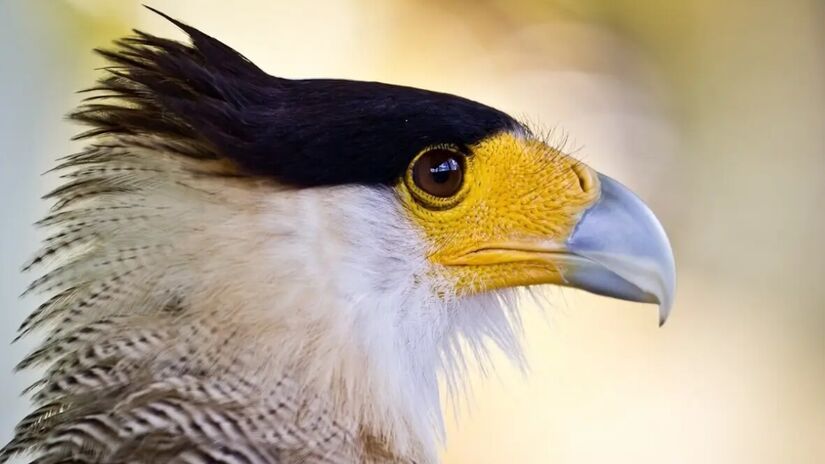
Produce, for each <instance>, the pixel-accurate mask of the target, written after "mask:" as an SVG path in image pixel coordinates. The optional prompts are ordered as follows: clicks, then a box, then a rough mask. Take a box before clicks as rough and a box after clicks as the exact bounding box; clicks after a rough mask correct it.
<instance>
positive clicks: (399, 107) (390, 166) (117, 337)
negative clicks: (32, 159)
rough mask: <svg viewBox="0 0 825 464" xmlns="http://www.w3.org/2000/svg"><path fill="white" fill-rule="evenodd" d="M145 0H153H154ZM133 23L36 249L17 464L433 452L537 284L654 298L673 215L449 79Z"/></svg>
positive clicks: (374, 459) (514, 333)
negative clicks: (290, 58)
mask: <svg viewBox="0 0 825 464" xmlns="http://www.w3.org/2000/svg"><path fill="white" fill-rule="evenodd" d="M150 9H151V8H150ZM152 11H154V12H155V13H157V14H159V15H161V16H163V17H164V18H166V20H168V21H171V22H172V23H173V24H174V25H176V26H177V27H178V28H180V29H181V30H182V31H183V33H185V35H186V36H187V40H185V41H178V40H172V39H167V38H162V37H158V36H155V35H151V34H148V33H145V32H141V31H138V30H135V31H134V32H133V34H132V35H130V36H127V37H125V38H123V39H120V40H118V41H116V42H115V45H114V46H113V47H112V48H109V49H99V50H97V52H98V53H99V54H100V55H102V56H103V57H104V58H105V59H106V60H107V62H108V66H107V67H106V68H104V70H103V71H102V72H103V74H104V76H103V77H102V78H101V79H100V80H99V81H98V83H97V84H96V85H95V86H94V87H92V88H91V89H89V90H88V94H87V97H86V98H85V99H84V101H83V103H82V104H81V105H80V106H79V107H78V108H77V109H76V110H75V111H74V112H73V113H72V114H71V115H70V119H71V120H72V121H74V122H76V123H78V124H81V125H84V126H86V127H87V128H88V129H87V130H86V131H85V132H82V133H80V134H79V135H78V136H77V137H76V138H77V139H79V140H82V141H85V144H86V145H85V147H84V148H83V149H82V150H81V151H80V152H78V153H75V154H72V155H69V156H66V157H64V158H61V159H60V160H59V162H58V163H57V165H56V167H55V168H54V170H55V171H56V172H60V173H62V178H63V180H64V183H63V184H62V185H61V186H59V187H58V188H56V189H55V190H54V191H52V192H51V193H49V194H48V195H47V196H46V197H47V198H48V199H51V200H52V201H53V202H54V205H53V207H52V209H51V210H50V211H49V213H48V214H47V216H46V217H45V218H43V219H42V220H41V221H39V222H38V223H37V225H38V226H39V227H42V228H44V229H45V230H47V231H48V234H47V238H46V239H45V240H44V243H43V246H42V248H41V249H40V250H39V251H38V252H37V253H36V255H35V256H34V257H33V258H32V259H31V261H30V262H28V263H27V264H26V265H25V266H24V270H26V271H32V270H39V272H40V273H39V274H38V275H39V277H37V278H36V279H34V281H33V282H32V284H31V285H30V286H29V287H28V289H27V290H26V294H33V295H39V298H42V301H43V303H42V304H40V306H38V307H36V309H34V310H33V312H32V313H31V314H29V315H28V316H27V317H26V318H25V320H24V321H23V323H22V325H21V327H20V329H19V336H18V338H20V337H23V336H26V335H28V334H30V333H32V332H35V333H38V334H40V335H41V337H42V343H41V344H40V345H39V346H37V347H36V348H35V349H34V350H33V351H32V352H31V353H30V354H28V355H27V356H26V357H25V358H24V359H23V360H22V361H21V362H20V363H19V365H18V366H17V369H21V370H22V369H33V368H39V369H40V371H41V372H42V376H41V377H40V378H39V380H38V381H37V382H36V383H35V384H33V385H32V386H31V387H29V388H28V389H27V390H26V392H25V393H26V394H27V395H29V396H30V398H31V401H32V409H33V410H32V411H31V412H30V413H29V414H28V415H27V416H26V417H24V418H23V419H21V420H20V422H19V423H18V425H17V426H16V428H15V431H14V435H13V437H12V439H11V441H10V442H9V443H8V444H7V445H6V446H5V447H4V448H3V449H2V451H0V462H6V461H8V460H9V459H11V458H12V457H14V456H27V457H28V459H30V462H31V463H36V464H58V463H70V462H71V463H88V464H92V463H95V464H101V463H105V464H119V463H124V464H125V463H136V464H148V463H190V464H194V463H227V464H240V463H244V464H253V463H255V464H257V463H309V464H314V463H319V464H320V463H418V464H425V463H436V462H438V453H439V447H440V443H442V441H443V435H444V431H443V425H442V404H441V402H442V399H441V396H442V395H441V394H442V392H444V391H449V392H453V393H455V394H456V395H461V394H462V392H463V391H464V388H465V387H464V385H465V380H466V377H467V372H468V369H469V368H468V366H472V365H473V363H476V362H479V363H483V362H485V359H486V358H487V353H488V350H489V349H490V348H491V347H498V348H500V349H501V350H502V351H503V352H504V353H505V354H507V355H508V356H509V357H510V358H512V359H513V361H514V362H521V361H523V355H522V353H521V346H520V336H521V331H522V327H521V319H520V317H519V310H518V307H519V302H520V301H521V300H522V299H523V298H526V297H529V295H532V294H535V289H541V288H543V287H544V286H563V287H573V288H578V289H581V290H585V291H589V292H592V293H596V294H600V295H605V296H609V297H614V298H619V299H624V300H629V301H635V302H640V303H650V304H656V305H658V307H659V319H660V324H661V323H663V322H664V321H665V319H666V318H667V316H668V314H669V312H670V308H671V307H672V304H673V295H674V291H675V278H676V273H675V264H674V259H673V253H672V250H671V246H670V244H669V241H668V238H667V235H666V233H665V231H664V229H663V227H662V225H661V223H660V221H659V220H658V219H657V218H656V216H655V215H654V214H653V213H652V212H651V210H650V209H649V208H648V206H646V205H645V203H643V202H642V200H640V199H639V197H638V196H636V195H635V194H634V193H632V192H631V191H630V190H629V189H627V188H626V187H624V186H623V185H622V184H620V183H619V182H618V181H616V180H614V179H612V178H610V177H608V176H606V175H604V174H600V173H599V172H597V171H596V170H594V169H593V168H591V167H590V166H588V165H586V164H584V163H583V162H581V161H579V160H576V159H575V158H574V157H573V156H571V155H570V154H567V153H565V152H564V151H563V150H562V149H561V147H558V146H555V145H554V144H552V143H550V142H549V141H548V138H547V137H544V136H543V135H541V134H539V133H537V131H534V130H531V129H530V128H529V127H528V126H527V125H526V124H525V123H522V122H519V121H518V120H517V119H515V118H513V117H511V116H509V115H508V114H506V113H504V112H502V111H500V110H497V109H494V108H492V107H490V106H487V105H484V104H482V103H478V102H476V101H473V100H469V99H465V98H462V97H458V96H455V95H451V94H447V93H440V92H436V91H430V90H423V89H418V88H412V87H405V86H400V85H393V84H386V83H380V82H366V81H354V80H344V79H286V78H281V77H276V76H273V75H270V74H268V73H267V72H265V71H263V70H262V69H261V68H259V67H258V66H256V65H255V64H253V63H252V62H251V61H250V60H248V59H247V58H245V57H244V56H243V55H241V54H240V53H239V52H237V51H235V50H234V49H232V48H231V47H229V46H227V45H225V44H224V43H222V42H220V41H218V40H217V39H215V38H213V37H211V36H209V35H207V34H206V33H203V32H201V31H200V30H198V29H196V28H194V27H192V26H189V25H187V24H185V23H183V22H181V21H179V20H177V19H174V18H172V17H170V16H168V15H166V14H164V13H162V12H160V11H157V10H152Z"/></svg>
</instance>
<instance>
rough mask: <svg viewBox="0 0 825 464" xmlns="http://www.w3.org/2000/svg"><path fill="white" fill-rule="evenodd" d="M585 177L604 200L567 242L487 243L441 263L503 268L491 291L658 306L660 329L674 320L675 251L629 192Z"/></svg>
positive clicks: (584, 215)
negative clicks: (528, 288) (549, 287)
mask: <svg viewBox="0 0 825 464" xmlns="http://www.w3.org/2000/svg"><path fill="white" fill-rule="evenodd" d="M586 176H587V178H589V179H593V178H594V177H595V178H597V179H598V185H599V188H600V195H599V198H598V199H597V200H596V201H595V203H593V204H592V205H590V206H589V207H588V208H587V209H585V210H584V211H583V212H582V213H581V216H580V217H579V218H578V221H577V222H576V224H575V226H574V227H573V229H572V232H571V233H570V234H569V235H568V236H567V238H566V240H565V241H564V242H563V243H559V242H558V241H552V242H547V241H546V240H545V239H543V238H541V237H536V238H535V240H524V239H521V240H518V241H503V242H487V243H481V244H479V245H477V246H476V247H474V248H473V249H471V250H470V251H469V252H464V253H460V254H459V255H457V256H456V255H453V256H450V257H447V258H442V261H441V262H442V263H443V264H447V265H450V266H470V267H475V268H478V267H484V266H494V267H497V268H499V269H501V266H504V270H501V271H500V272H499V273H497V274H495V275H496V276H498V278H496V279H491V281H490V282H489V283H487V285H486V287H485V288H487V289H492V288H500V287H512V286H518V285H535V284H548V283H549V284H556V285H562V286H568V287H574V288H579V289H582V290H586V291H588V292H592V293H596V294H599V295H605V296H610V297H613V298H618V299H622V300H629V301H638V302H641V303H653V304H658V305H659V325H660V326H661V325H662V324H664V322H665V320H667V317H668V315H669V314H670V309H671V306H672V305H673V293H674V290H675V287H676V269H675V265H674V261H673V252H672V251H671V248H670V242H669V241H668V239H667V235H666V234H665V231H664V229H663V228H662V225H661V224H660V223H659V221H658V220H657V219H656V216H654V215H653V213H652V212H651V211H650V209H649V208H648V207H647V205H645V204H644V203H643V202H642V200H640V199H639V197H637V196H636V195H635V194H633V192H631V191H630V190H628V189H627V188H626V187H624V186H623V185H621V184H620V183H618V182H616V181H615V180H613V179H611V178H610V177H607V176H604V175H601V174H597V173H595V172H593V171H589V170H588V172H587V173H586ZM593 180H595V179H593ZM594 184H595V182H594Z"/></svg>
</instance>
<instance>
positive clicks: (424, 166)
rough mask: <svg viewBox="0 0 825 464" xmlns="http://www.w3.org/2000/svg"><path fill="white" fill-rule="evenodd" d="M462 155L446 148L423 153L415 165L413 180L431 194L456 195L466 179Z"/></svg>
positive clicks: (438, 195) (439, 195) (440, 195)
mask: <svg viewBox="0 0 825 464" xmlns="http://www.w3.org/2000/svg"><path fill="white" fill-rule="evenodd" d="M461 156H462V155H461V154H459V153H455V152H453V151H450V150H445V149H434V150H430V151H428V152H426V153H424V154H422V155H421V156H419V157H418V159H416V161H415V165H414V166H413V181H414V182H415V184H416V186H418V187H419V188H420V189H421V190H423V191H425V192H427V193H429V194H430V195H434V196H437V197H450V196H453V195H455V194H456V193H457V192H458V191H459V190H460V189H461V185H462V183H463V181H464V174H463V165H462V163H461Z"/></svg>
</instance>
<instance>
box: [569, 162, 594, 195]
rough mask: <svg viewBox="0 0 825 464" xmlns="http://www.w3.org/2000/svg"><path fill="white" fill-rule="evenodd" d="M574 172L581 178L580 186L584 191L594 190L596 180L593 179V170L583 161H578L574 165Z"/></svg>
mask: <svg viewBox="0 0 825 464" xmlns="http://www.w3.org/2000/svg"><path fill="white" fill-rule="evenodd" d="M573 172H574V173H576V177H578V178H579V187H581V189H582V192H589V191H591V190H593V186H594V184H595V180H594V179H593V177H594V176H593V170H592V169H590V168H589V167H587V166H586V165H585V164H583V163H576V164H574V165H573Z"/></svg>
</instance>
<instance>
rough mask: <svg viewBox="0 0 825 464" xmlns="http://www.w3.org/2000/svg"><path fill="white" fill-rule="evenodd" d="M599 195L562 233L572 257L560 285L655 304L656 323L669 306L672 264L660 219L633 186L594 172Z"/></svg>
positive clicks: (673, 279)
mask: <svg viewBox="0 0 825 464" xmlns="http://www.w3.org/2000/svg"><path fill="white" fill-rule="evenodd" d="M598 178H599V181H600V184H601V196H600V197H599V199H598V200H597V201H596V203H595V204H593V205H592V206H591V207H590V208H588V209H587V210H586V211H585V212H584V214H583V215H582V217H581V219H580V220H579V222H578V224H577V225H576V227H575V228H574V229H573V233H572V234H571V235H570V237H569V238H568V239H567V242H566V244H565V245H566V246H565V248H566V251H567V253H569V254H570V258H572V259H571V260H570V261H571V262H570V263H569V265H568V266H566V271H565V272H564V276H563V278H564V280H565V282H563V283H562V285H569V286H571V287H576V288H580V289H583V290H587V291H589V292H592V293H596V294H599V295H605V296H610V297H614V298H619V299H622V300H630V301H638V302H642V303H655V304H658V305H659V325H660V326H661V325H662V324H664V323H665V321H666V320H667V317H668V315H669V314H670V310H671V307H672V306H673V294H674V291H675V289H676V267H675V264H674V260H673V251H672V250H671V248H670V242H669V241H668V239H667V235H666V234H665V231H664V229H663V228H662V225H661V224H660V223H659V221H658V220H657V219H656V216H654V215H653V212H651V211H650V208H648V207H647V205H645V204H644V203H643V202H642V200H640V199H639V197H637V196H636V195H635V194H633V192H631V191H630V190H628V189H627V188H626V187H624V186H623V185H622V184H620V183H618V182H616V181H615V180H613V179H611V178H610V177H607V176H605V175H602V174H599V175H598Z"/></svg>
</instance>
